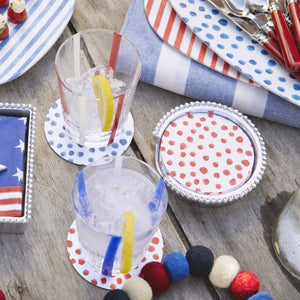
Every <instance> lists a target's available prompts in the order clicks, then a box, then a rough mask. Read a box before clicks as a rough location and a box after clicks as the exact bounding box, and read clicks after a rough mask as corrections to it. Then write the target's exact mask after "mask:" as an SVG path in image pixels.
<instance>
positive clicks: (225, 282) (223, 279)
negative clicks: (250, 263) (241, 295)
mask: <svg viewBox="0 0 300 300" xmlns="http://www.w3.org/2000/svg"><path fill="white" fill-rule="evenodd" d="M239 271H240V265H239V263H238V261H237V260H236V259H235V258H234V257H232V256H229V255H221V256H219V257H218V258H217V259H216V260H215V262H214V264H213V267H212V269H211V271H210V274H209V280H210V282H211V283H212V284H213V285H214V286H216V287H219V288H228V287H229V286H230V284H231V283H232V281H233V279H234V278H235V276H236V275H237V274H238V272H239Z"/></svg>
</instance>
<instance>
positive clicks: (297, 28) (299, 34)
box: [288, 0, 300, 50]
mask: <svg viewBox="0 0 300 300" xmlns="http://www.w3.org/2000/svg"><path fill="white" fill-rule="evenodd" d="M288 6H289V13H290V17H291V20H292V27H293V30H294V34H295V37H296V41H297V46H298V49H299V50H300V4H299V3H298V2H297V0H292V1H289V5H288Z"/></svg>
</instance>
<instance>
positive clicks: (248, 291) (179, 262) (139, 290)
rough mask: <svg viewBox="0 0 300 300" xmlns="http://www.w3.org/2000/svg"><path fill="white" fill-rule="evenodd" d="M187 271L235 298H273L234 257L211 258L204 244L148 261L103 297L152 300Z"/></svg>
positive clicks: (256, 299) (183, 276)
mask: <svg viewBox="0 0 300 300" xmlns="http://www.w3.org/2000/svg"><path fill="white" fill-rule="evenodd" d="M189 274H191V275H193V276H195V277H198V278H208V279H209V280H210V282H211V283H212V284H213V285H214V286H215V287H218V288H228V289H229V292H230V294H231V295H232V297H233V298H234V299H235V300H247V299H248V300H273V298H272V297H271V296H270V295H269V294H268V293H264V292H260V293H258V290H259V287H260V283H259V280H258V278H257V276H256V275H255V274H254V273H252V272H250V271H241V270H240V265H239V263H238V261H237V260H236V259H235V258H234V257H232V256H229V255H221V256H219V257H217V258H216V259H214V256H213V253H212V251H211V250H210V249H209V248H207V247H204V246H192V247H191V248H190V249H188V250H187V252H186V255H185V256H184V255H183V254H181V253H179V252H173V253H169V254H168V255H166V256H165V258H164V260H163V262H162V263H160V262H150V263H147V264H146V265H145V266H144V267H143V268H142V270H141V272H140V274H139V277H133V278H130V279H128V280H127V281H126V282H125V284H124V287H123V289H122V290H118V292H117V293H116V292H115V291H116V290H111V291H110V292H108V293H107V294H106V295H105V297H104V300H123V299H124V300H125V299H130V300H151V299H152V296H153V294H162V293H164V292H165V291H166V290H167V289H168V288H169V287H170V284H171V282H172V283H176V282H179V281H182V280H184V279H186V278H187V277H188V276H189ZM120 291H121V292H123V293H122V294H121V292H120ZM119 294H120V295H119ZM124 294H125V295H124ZM125 296H127V297H128V298H125Z"/></svg>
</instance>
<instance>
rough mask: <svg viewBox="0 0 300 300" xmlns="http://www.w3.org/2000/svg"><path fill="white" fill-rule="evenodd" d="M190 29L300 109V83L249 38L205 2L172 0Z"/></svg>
mask: <svg viewBox="0 0 300 300" xmlns="http://www.w3.org/2000/svg"><path fill="white" fill-rule="evenodd" d="M169 1H170V3H171V5H172V6H173V8H174V9H175V11H176V12H177V14H178V15H179V16H180V17H181V18H182V20H183V21H184V22H185V23H186V24H187V26H188V27H189V28H190V29H191V30H192V31H193V32H194V33H195V34H196V36H197V37H198V38H200V39H201V40H202V41H203V42H204V43H206V44H207V45H208V46H209V47H210V48H211V49H212V50H213V51H214V52H215V53H216V54H218V55H219V56H220V57H221V58H222V59H223V60H225V61H226V62H228V63H229V64H230V65H232V66H233V67H235V68H236V69H237V70H239V71H240V72H241V73H243V74H244V75H246V76H247V77H249V78H250V79H252V80H253V81H255V82H256V83H257V84H259V85H261V86H263V87H265V88H266V89H268V90H269V91H271V92H273V93H274V94H277V95H278V96H280V97H282V98H283V99H285V100H287V101H289V102H291V103H294V104H296V105H298V106H300V82H299V81H298V80H297V79H294V78H292V77H291V75H290V74H289V73H288V72H287V71H286V69H284V68H283V67H282V66H280V65H279V64H278V63H277V62H275V60H274V59H273V58H272V57H271V56H270V55H268V54H267V53H266V52H265V51H264V50H263V48H262V47H261V46H260V45H259V44H257V43H256V42H255V41H253V40H252V39H251V38H250V37H249V35H247V34H246V33H245V32H244V31H242V30H241V29H240V28H238V27H237V26H236V25H235V24H234V23H232V22H231V21H230V20H229V19H228V18H227V17H226V16H224V15H223V14H222V13H221V12H219V11H218V10H216V9H215V8H214V7H213V5H211V4H210V3H209V2H207V1H205V0H169Z"/></svg>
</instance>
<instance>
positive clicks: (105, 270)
mask: <svg viewBox="0 0 300 300" xmlns="http://www.w3.org/2000/svg"><path fill="white" fill-rule="evenodd" d="M121 240H122V237H121V236H117V235H111V238H110V241H109V244H108V247H107V249H106V252H105V256H104V260H103V264H102V269H101V273H102V274H103V275H106V276H112V270H113V267H114V262H115V258H116V255H117V252H118V248H119V245H120V243H121Z"/></svg>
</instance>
